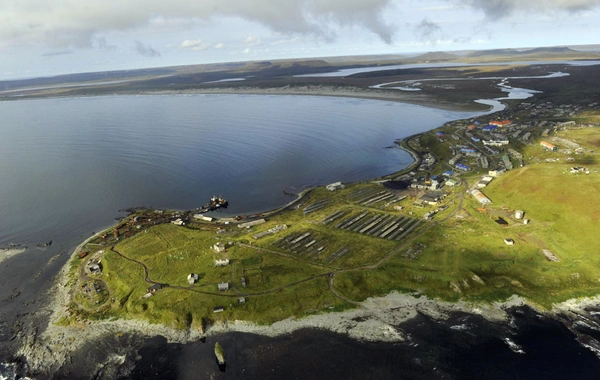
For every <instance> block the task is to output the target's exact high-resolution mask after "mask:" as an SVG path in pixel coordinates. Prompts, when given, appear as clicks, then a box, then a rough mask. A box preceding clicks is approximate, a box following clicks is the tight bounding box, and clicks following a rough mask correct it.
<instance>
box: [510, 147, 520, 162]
mask: <svg viewBox="0 0 600 380" xmlns="http://www.w3.org/2000/svg"><path fill="white" fill-rule="evenodd" d="M507 150H508V154H510V155H511V156H513V157H514V158H516V159H517V160H521V159H523V155H522V154H521V153H519V152H517V151H516V150H514V149H513V148H508V149H507Z"/></svg>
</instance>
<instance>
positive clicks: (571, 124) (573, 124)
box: [557, 121, 577, 128]
mask: <svg viewBox="0 0 600 380" xmlns="http://www.w3.org/2000/svg"><path fill="white" fill-rule="evenodd" d="M576 124H577V123H575V122H574V121H566V122H564V123H558V124H557V126H558V127H559V128H564V127H574V126H575V125H576Z"/></svg>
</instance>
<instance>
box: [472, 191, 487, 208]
mask: <svg viewBox="0 0 600 380" xmlns="http://www.w3.org/2000/svg"><path fill="white" fill-rule="evenodd" d="M470 192H471V195H472V196H473V197H474V198H475V199H477V201H478V202H479V203H481V204H482V205H486V204H490V203H492V201H491V200H490V198H488V197H486V196H485V195H484V194H483V193H482V192H481V191H479V190H477V189H473V190H471V191H470Z"/></svg>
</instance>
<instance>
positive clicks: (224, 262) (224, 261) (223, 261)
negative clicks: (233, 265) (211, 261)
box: [215, 259, 229, 267]
mask: <svg viewBox="0 0 600 380" xmlns="http://www.w3.org/2000/svg"><path fill="white" fill-rule="evenodd" d="M227 265H229V259H217V260H215V266H216V267H224V266H227Z"/></svg>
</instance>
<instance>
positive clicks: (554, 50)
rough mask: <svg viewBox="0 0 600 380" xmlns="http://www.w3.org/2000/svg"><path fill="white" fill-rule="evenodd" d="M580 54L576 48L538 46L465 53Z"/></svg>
mask: <svg viewBox="0 0 600 380" xmlns="http://www.w3.org/2000/svg"><path fill="white" fill-rule="evenodd" d="M575 54H581V52H579V51H577V50H573V49H570V48H568V47H540V48H534V49H527V50H521V49H492V50H479V51H474V52H471V53H469V54H467V57H484V56H499V55H519V56H525V55H575Z"/></svg>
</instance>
